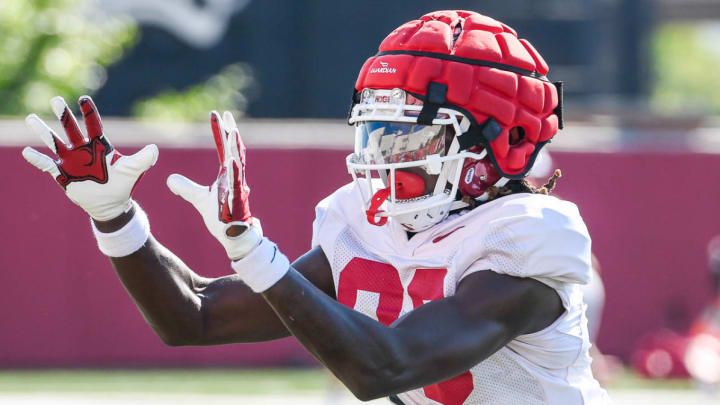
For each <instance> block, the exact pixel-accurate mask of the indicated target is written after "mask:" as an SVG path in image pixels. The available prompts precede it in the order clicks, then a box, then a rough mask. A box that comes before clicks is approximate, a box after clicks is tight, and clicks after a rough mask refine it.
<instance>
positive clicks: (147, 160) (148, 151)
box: [118, 144, 160, 175]
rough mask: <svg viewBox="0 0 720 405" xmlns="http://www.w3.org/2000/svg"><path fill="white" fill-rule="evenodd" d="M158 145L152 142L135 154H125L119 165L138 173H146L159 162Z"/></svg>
mask: <svg viewBox="0 0 720 405" xmlns="http://www.w3.org/2000/svg"><path fill="white" fill-rule="evenodd" d="M159 154H160V152H159V151H158V147H157V145H155V144H150V145H147V146H145V147H144V148H142V149H140V150H139V151H137V152H136V153H135V154H134V155H130V156H123V157H122V158H120V160H119V161H118V165H119V166H120V167H121V168H122V169H125V170H128V171H130V172H134V173H136V174H138V175H139V174H141V173H145V172H146V171H147V170H148V169H149V168H151V167H152V166H153V165H155V162H157V159H158V155H159Z"/></svg>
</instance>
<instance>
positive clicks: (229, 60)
mask: <svg viewBox="0 0 720 405" xmlns="http://www.w3.org/2000/svg"><path fill="white" fill-rule="evenodd" d="M435 9H469V10H474V11H478V12H481V13H483V14H487V15H490V16H492V17H494V18H496V19H499V20H501V21H503V22H505V23H507V24H509V25H511V26H512V27H514V28H515V29H516V30H517V31H518V33H519V34H520V36H521V37H524V38H527V39H528V40H529V41H530V42H532V43H533V45H534V46H535V48H537V49H538V50H539V51H540V52H541V53H542V55H543V56H544V58H545V59H546V60H547V61H548V62H549V64H550V67H551V69H550V74H549V76H550V78H551V79H552V80H562V81H564V87H565V114H566V129H565V130H563V131H561V132H560V133H559V134H558V136H556V138H555V140H554V141H553V143H552V144H551V145H549V146H548V148H547V149H548V150H549V151H550V154H551V156H552V163H553V165H552V166H553V167H554V168H561V169H562V170H563V174H564V177H563V178H562V179H561V180H560V182H559V185H558V188H557V193H558V195H560V196H561V197H563V198H566V199H569V200H571V201H574V202H575V203H576V204H578V206H579V207H580V211H581V213H582V214H583V217H584V218H585V221H586V222H587V224H588V227H589V229H590V232H591V235H592V237H593V242H594V243H593V251H594V254H595V256H596V258H597V262H598V265H597V266H596V269H597V270H599V273H600V274H601V278H602V283H603V284H604V288H603V285H602V284H600V285H596V286H595V288H596V290H595V293H596V295H595V296H596V297H597V298H596V299H595V300H594V301H592V302H589V305H590V307H591V310H593V311H595V313H596V315H594V317H593V318H591V325H590V326H591V328H593V327H594V328H596V329H597V339H596V343H597V345H596V347H597V348H599V351H600V352H602V353H600V352H597V353H595V356H596V362H595V364H596V367H599V369H597V370H596V373H597V374H598V376H599V377H600V378H601V379H602V380H603V383H604V384H606V386H607V387H609V390H610V392H611V395H612V396H613V397H615V399H616V402H617V403H619V404H625V403H628V404H629V403H633V404H643V403H648V404H650V403H653V404H664V403H668V404H670V403H673V404H674V403H677V402H679V401H686V402H687V401H689V402H688V403H696V404H703V403H718V402H717V401H718V400H719V398H720V396H719V394H718V384H720V300H719V299H718V296H719V295H718V285H720V239H718V238H716V236H717V235H720V212H719V211H720V210H719V207H720V188H718V185H719V184H720V182H719V180H720V176H719V175H718V173H720V78H718V71H719V69H720V68H718V66H720V2H719V1H717V0H576V1H572V2H568V1H563V0H502V1H501V0H497V1H496V0H485V1H470V0H468V1H443V2H438V1H430V0H415V1H413V2H389V1H377V0H365V1H362V2H331V1H321V0H318V1H312V2H300V1H279V0H264V1H259V0H125V1H122V2H120V1H112V0H54V1H43V0H31V1H25V0H0V55H1V57H0V167H1V168H2V172H3V173H5V174H6V175H5V176H3V178H4V179H5V184H6V188H5V190H6V191H5V192H3V193H2V195H3V202H2V208H3V209H2V210H0V224H2V228H3V232H2V244H1V246H0V265H1V267H2V276H3V279H4V281H5V286H6V287H5V288H4V291H3V294H2V295H0V308H2V310H0V314H1V318H2V320H3V323H2V324H3V328H2V333H1V334H0V402H2V403H33V404H34V403H74V404H75V403H98V402H102V403H185V402H183V401H187V403H190V402H194V401H197V400H202V401H204V402H206V403H223V404H224V403H256V402H257V403H260V402H261V403H264V404H271V403H276V402H277V403H288V402H292V403H343V402H344V403H354V402H353V400H352V399H351V398H349V397H348V396H347V393H346V392H345V391H344V389H343V388H342V387H339V386H337V385H336V384H335V383H334V382H333V381H332V379H330V378H329V377H327V375H326V374H325V373H324V372H323V371H321V370H320V369H318V365H317V363H316V362H315V361H314V360H313V359H312V358H311V356H310V355H309V354H307V352H305V350H304V349H302V347H300V346H299V345H298V344H297V343H296V342H294V341H293V340H292V339H285V340H280V341H276V342H268V343H263V344H254V345H232V346H221V347H205V348H170V347H164V346H163V344H162V343H161V342H160V340H159V339H158V338H157V337H156V336H155V335H154V334H153V333H152V331H151V330H150V328H149V327H148V326H147V325H146V324H145V322H144V320H143V319H142V316H141V315H140V313H139V312H138V311H137V310H136V308H135V306H134V305H133V303H132V301H131V300H130V299H129V298H128V297H127V294H126V293H125V291H124V290H123V288H122V286H121V284H120V283H119V282H118V280H117V279H116V278H115V276H114V273H113V270H112V268H111V267H110V265H109V263H108V261H107V260H106V259H105V258H104V257H103V256H102V255H101V254H100V253H99V252H97V251H96V249H95V248H94V244H95V242H94V240H93V238H92V235H91V232H90V230H89V226H88V224H87V218H86V217H85V215H84V214H83V213H82V212H81V210H79V209H77V208H75V207H74V206H72V203H70V202H69V201H67V200H66V198H65V197H64V196H63V195H62V193H61V190H59V189H58V188H57V186H56V185H54V184H53V183H52V182H51V181H50V179H48V178H46V177H45V176H41V175H39V174H38V173H37V172H36V171H35V169H34V168H32V167H30V166H29V165H28V164H26V163H25V162H24V160H23V159H22V158H21V156H20V151H21V148H22V147H23V146H25V145H40V140H39V139H36V137H34V136H33V135H32V134H30V132H29V131H28V130H26V129H25V127H24V124H23V118H24V116H25V115H27V114H28V113H30V112H36V113H38V114H39V115H41V116H46V117H48V120H47V122H48V123H51V126H52V123H54V122H55V121H54V119H52V118H50V117H51V116H52V113H51V111H50V106H49V103H48V101H49V100H50V98H51V97H53V96H55V95H62V96H63V97H65V99H66V100H68V103H69V104H70V103H72V101H73V100H75V99H77V97H78V96H80V95H83V94H90V95H92V96H93V98H94V100H95V101H96V103H97V105H98V107H99V109H100V113H101V115H103V116H104V117H105V120H104V121H105V124H106V133H107V134H108V135H109V137H110V139H111V140H112V142H113V143H114V144H115V145H116V146H119V147H120V149H121V150H122V151H123V152H124V153H132V152H134V151H136V150H137V149H138V148H139V147H141V146H143V145H145V144H147V143H151V142H154V143H157V144H158V145H159V146H160V150H161V154H160V159H159V161H158V164H157V165H156V166H155V168H153V170H151V171H150V172H149V173H148V174H147V176H145V178H144V180H143V184H142V186H141V187H139V189H138V190H137V192H136V194H135V196H136V199H138V200H139V201H141V202H142V204H143V207H144V208H145V210H146V211H147V212H148V213H149V215H150V217H151V218H152V225H153V233H154V234H155V236H156V237H157V238H158V239H159V240H160V241H161V242H163V243H164V244H165V245H166V246H168V247H169V248H170V249H171V250H173V251H174V252H175V253H176V254H177V255H178V256H180V257H181V258H182V259H183V260H185V261H186V263H188V264H189V265H190V266H191V267H193V268H194V269H195V270H196V271H197V272H198V273H200V274H202V275H205V276H219V275H223V274H228V273H229V272H230V271H231V269H230V268H229V266H228V265H227V263H226V261H225V259H224V257H225V256H224V254H222V252H221V248H220V247H219V246H217V243H216V242H215V241H214V240H213V239H211V237H210V236H209V235H208V234H207V232H205V230H204V227H203V226H202V223H201V220H200V218H199V216H197V215H195V213H194V212H193V211H192V209H191V207H190V206H188V205H187V204H186V203H184V202H183V201H181V200H180V199H178V198H175V197H174V196H172V195H171V194H170V193H168V192H167V191H166V189H165V186H164V180H165V178H166V177H167V175H168V174H170V173H172V172H182V173H184V174H186V175H188V176H189V177H191V178H193V179H195V180H197V181H199V182H202V181H208V180H209V179H211V178H214V176H215V172H216V163H215V162H216V157H215V151H214V149H212V148H213V144H212V141H211V138H210V136H211V135H210V131H209V126H208V125H207V121H208V112H209V111H210V110H213V109H217V110H231V111H233V112H235V113H236V114H238V115H239V116H240V117H241V119H240V122H239V126H240V128H241V135H242V136H243V138H244V139H245V141H246V144H247V145H248V148H249V150H248V159H249V173H248V177H249V182H250V184H251V185H254V188H253V200H252V204H253V213H254V215H255V216H257V217H260V218H262V219H263V226H264V228H265V231H266V234H268V235H271V237H272V238H273V239H274V240H275V241H276V242H278V244H279V245H281V246H283V250H284V251H285V252H286V253H287V254H288V256H289V257H290V258H291V259H292V258H295V257H297V256H299V255H300V254H302V253H303V252H304V251H306V250H307V249H308V248H309V247H310V246H309V245H310V235H311V222H312V220H313V217H314V211H313V207H314V205H315V203H316V202H317V201H319V200H320V199H321V198H323V197H324V196H326V195H327V194H329V193H330V192H332V191H333V190H334V189H335V188H337V187H338V186H340V185H342V184H345V183H347V182H349V181H350V177H349V176H348V175H347V171H346V169H345V164H344V157H345V155H346V154H347V153H348V152H349V151H350V150H351V148H352V140H353V131H352V129H351V128H349V127H348V126H347V125H346V124H345V117H346V114H347V109H348V106H349V100H350V96H351V94H352V88H353V85H354V82H355V78H356V75H357V73H358V71H359V69H360V67H361V66H362V63H363V62H364V61H365V59H366V58H367V57H369V56H371V55H373V54H374V53H375V52H376V50H377V46H378V45H379V43H380V42H381V40H382V39H383V38H384V37H385V35H387V34H388V33H389V32H390V31H391V30H393V29H394V28H395V27H397V26H399V25H400V24H402V23H404V22H406V21H409V20H412V19H416V18H418V17H419V16H420V15H422V14H424V13H426V12H429V11H433V10H435ZM55 128H56V129H58V130H59V125H56V126H55ZM8 182H9V185H10V187H9V188H7V184H8ZM7 190H9V191H7ZM714 238H715V239H714ZM86 249H87V250H89V252H86ZM78 251H83V252H84V253H83V254H82V255H78V254H77V252H78ZM597 294H599V295H597ZM603 296H604V299H603ZM273 401H276V402H273ZM303 401H305V402H303Z"/></svg>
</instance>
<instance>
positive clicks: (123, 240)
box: [90, 201, 150, 257]
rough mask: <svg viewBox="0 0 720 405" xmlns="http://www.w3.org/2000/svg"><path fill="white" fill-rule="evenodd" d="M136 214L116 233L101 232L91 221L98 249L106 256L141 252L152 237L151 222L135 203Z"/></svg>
mask: <svg viewBox="0 0 720 405" xmlns="http://www.w3.org/2000/svg"><path fill="white" fill-rule="evenodd" d="M133 205H134V206H135V214H134V215H133V217H132V219H130V222H128V223H127V224H125V226H123V227H122V228H120V229H118V230H117V231H115V232H110V233H104V232H100V231H99V230H98V229H97V227H96V226H95V223H94V222H93V220H92V219H91V220H90V224H91V225H92V229H93V234H94V235H95V239H96V240H97V244H98V248H100V251H101V252H103V254H105V255H106V256H110V257H123V256H128V255H129V254H131V253H134V252H136V251H137V250H139V249H140V248H141V247H143V245H144V244H145V242H147V239H148V237H149V236H150V222H149V221H148V217H147V214H145V211H143V210H142V208H140V206H139V205H138V204H137V203H136V202H134V201H133Z"/></svg>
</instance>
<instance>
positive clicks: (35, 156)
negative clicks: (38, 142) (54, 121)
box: [22, 146, 60, 178]
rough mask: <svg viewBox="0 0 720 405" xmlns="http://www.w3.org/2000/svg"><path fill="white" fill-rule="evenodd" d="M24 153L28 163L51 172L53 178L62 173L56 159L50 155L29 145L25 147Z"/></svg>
mask: <svg viewBox="0 0 720 405" xmlns="http://www.w3.org/2000/svg"><path fill="white" fill-rule="evenodd" d="M22 155H23V157H24V158H25V160H27V162H28V163H30V164H31V165H33V166H35V167H37V168H38V169H40V170H42V171H44V172H47V173H50V175H51V176H52V177H53V178H56V177H57V176H59V175H60V170H58V168H57V165H56V164H55V161H53V160H52V159H51V158H50V157H49V156H47V155H44V154H42V153H40V152H38V151H36V150H35V149H33V148H31V147H29V146H26V147H25V149H23V151H22Z"/></svg>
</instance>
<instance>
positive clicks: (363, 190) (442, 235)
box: [23, 11, 607, 405]
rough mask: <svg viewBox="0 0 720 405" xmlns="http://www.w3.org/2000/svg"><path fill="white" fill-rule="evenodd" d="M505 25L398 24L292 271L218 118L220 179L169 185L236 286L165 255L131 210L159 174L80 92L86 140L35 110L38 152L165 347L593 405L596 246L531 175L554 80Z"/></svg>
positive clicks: (449, 399)
mask: <svg viewBox="0 0 720 405" xmlns="http://www.w3.org/2000/svg"><path fill="white" fill-rule="evenodd" d="M547 73H548V66H547V64H546V63H545V61H544V60H543V59H542V57H541V56H540V54H539V53H538V52H537V51H536V50H535V49H534V48H533V47H532V45H530V43H529V42H528V41H526V40H524V39H519V38H518V36H517V34H516V32H515V31H514V30H513V29H512V28H510V27H508V26H507V25H505V24H503V23H501V22H498V21H496V20H494V19H492V18H489V17H486V16H483V15H480V14H477V13H474V12H468V11H439V12H434V13H430V14H427V15H425V16H423V17H421V18H420V19H418V20H415V21H411V22H408V23H406V24H404V25H402V26H400V27H399V28H397V29H396V30H394V31H393V32H392V33H390V34H389V35H388V36H387V38H385V40H384V41H383V42H382V44H381V45H380V49H379V52H378V53H377V54H376V55H375V56H372V57H370V58H369V59H368V60H367V62H366V63H365V64H364V66H363V67H362V69H361V71H360V74H359V76H358V79H357V82H356V84H355V89H354V93H353V103H352V108H351V113H350V117H349V123H350V124H351V125H353V126H354V129H355V150H354V152H353V153H351V154H350V155H349V156H348V157H347V167H348V171H349V173H350V174H351V175H352V178H353V181H352V182H351V183H350V184H348V185H346V186H343V187H341V188H340V189H338V190H337V191H335V192H334V193H332V194H331V195H330V196H328V197H327V198H325V199H324V200H323V201H321V202H320V203H319V204H318V205H317V208H316V218H315V221H314V223H313V238H312V246H313V247H312V249H311V250H310V251H308V252H307V253H306V254H305V255H303V256H302V257H300V258H299V259H297V260H296V261H295V262H293V263H292V264H290V263H289V261H288V259H287V258H286V257H285V255H283V253H282V252H281V250H280V248H279V247H278V246H276V245H275V244H274V243H273V242H272V241H270V239H268V238H267V237H265V236H264V235H263V232H262V227H261V224H260V221H259V220H258V219H257V218H253V217H252V215H251V212H250V206H249V200H248V196H249V188H248V185H247V183H246V180H245V170H246V167H245V147H244V145H243V143H242V140H241V138H240V136H239V130H238V128H237V126H236V124H235V122H234V120H233V117H232V115H231V114H229V113H225V114H224V115H223V116H222V117H221V116H220V115H219V114H218V113H215V112H213V113H211V117H210V122H211V129H212V133H213V136H214V139H215V143H216V145H217V150H218V157H219V161H220V169H219V173H218V176H217V178H216V179H215V180H214V181H213V182H212V184H211V185H210V186H202V185H198V184H196V183H194V182H193V181H191V180H189V179H187V178H185V177H184V176H182V175H180V174H173V175H171V176H170V177H169V178H168V180H167V184H168V187H169V188H170V190H171V191H172V192H173V193H175V194H177V195H178V196H180V197H182V198H184V199H185V200H187V201H188V202H189V203H190V204H192V205H193V206H194V207H195V208H196V209H197V211H198V212H199V213H200V215H201V216H202V218H203V220H204V222H205V225H206V227H207V229H208V231H209V232H210V233H211V234H212V235H213V236H214V237H215V238H217V240H218V241H219V242H220V243H221V244H222V246H223V247H224V248H225V250H226V252H227V255H228V258H229V259H230V261H231V264H230V265H231V267H232V268H233V269H234V271H235V273H236V274H234V275H229V276H226V277H221V278H217V279H208V278H205V277H202V276H199V275H198V274H196V273H195V272H193V271H192V270H191V269H189V268H188V267H187V266H186V265H185V264H184V263H183V262H182V261H181V260H180V259H179V258H178V257H177V256H175V255H174V254H173V253H172V252H170V251H168V250H167V249H166V248H165V247H163V246H162V244H160V243H159V242H158V241H157V240H155V238H153V236H152V234H151V232H150V225H149V221H148V218H147V216H146V215H145V213H144V212H143V210H142V209H141V208H140V206H139V205H138V204H137V203H136V202H135V201H133V200H132V199H131V194H132V190H133V189H134V187H135V186H136V185H137V182H138V181H139V179H140V178H141V176H142V174H143V173H144V172H145V171H146V170H148V169H149V168H150V167H151V166H152V165H153V164H154V163H155V161H156V159H157V156H158V151H157V148H156V147H155V146H154V145H150V146H147V147H145V148H144V149H142V150H141V151H140V152H138V153H136V154H135V155H132V156H123V155H121V154H120V153H119V152H118V151H117V150H115V149H114V148H113V147H112V145H111V144H110V142H109V140H108V139H107V137H106V136H105V134H104V133H103V132H102V126H101V123H100V119H99V116H98V113H97V110H96V108H95V106H94V105H93V103H92V101H91V100H90V98H89V97H83V98H81V99H80V109H81V111H82V113H83V116H84V117H85V122H86V126H87V129H88V139H86V138H85V137H84V136H83V134H82V133H81V131H80V130H79V128H78V124H77V122H76V121H75V119H74V118H73V116H72V113H71V112H70V111H69V110H68V107H67V106H66V105H65V103H64V101H62V99H59V98H55V99H53V100H52V102H51V104H52V106H53V109H54V111H55V112H56V114H57V115H58V117H59V119H60V120H61V122H62V124H63V126H64V128H65V131H66V133H67V136H68V139H69V142H70V144H66V143H65V142H64V141H63V140H62V139H61V138H59V137H58V136H57V135H56V134H54V133H53V132H52V130H50V129H49V128H48V127H47V125H45V124H44V123H43V122H42V121H40V119H39V118H37V117H36V116H34V115H31V116H29V117H28V119H27V121H28V124H29V125H30V127H31V128H32V129H33V130H34V131H35V132H37V133H38V134H39V135H40V136H41V137H42V139H43V140H44V141H45V143H46V144H47V145H48V146H49V147H50V149H51V150H52V151H53V152H54V153H56V154H57V155H58V157H59V158H58V159H57V160H53V159H52V158H50V157H48V156H46V155H43V154H41V153H40V152H37V151H35V150H33V149H31V148H26V149H25V150H24V151H23V155H24V156H25V158H26V159H27V160H28V161H29V162H30V163H32V164H33V165H35V166H36V167H38V168H39V169H41V170H43V171H46V172H48V173H50V174H51V176H52V177H53V178H54V179H56V180H57V182H58V183H59V184H60V185H61V186H62V187H63V188H64V189H65V193H66V194H67V196H68V197H69V198H70V199H71V200H72V201H73V202H75V203H76V204H77V205H79V206H80V207H82V208H83V209H84V210H85V211H87V213H88V214H89V215H90V216H91V217H92V220H91V224H92V229H93V232H94V234H95V236H96V239H97V241H98V246H99V248H100V250H101V252H103V253H104V254H106V255H107V256H109V257H110V261H111V263H112V265H113V266H114V268H115V270H116V271H117V274H118V276H119V278H120V280H121V281H122V282H123V284H124V285H125V287H126V288H127V290H128V291H129V293H130V295H131V296H132V298H133V300H134V301H135V303H136V304H137V306H138V307H139V308H140V310H141V311H142V313H143V315H144V316H145V318H146V319H147V321H148V323H149V324H150V326H151V327H152V328H153V329H154V330H155V331H156V332H157V334H158V335H159V336H160V338H161V339H162V340H163V341H164V342H165V343H167V344H169V345H173V346H174V345H213V344H225V343H241V342H255V341H265V340H270V339H277V338H281V337H284V336H288V335H293V336H294V337H295V338H297V339H298V340H299V341H300V342H301V343H302V344H303V345H304V346H305V347H306V348H307V349H308V350H309V351H310V352H311V353H312V354H313V355H314V356H315V357H316V358H317V359H318V360H319V361H320V362H322V363H323V364H324V365H325V366H326V367H327V368H328V369H329V370H330V371H332V372H333V373H334V374H335V375H336V376H337V377H338V378H339V379H340V380H341V381H342V382H343V383H344V384H345V385H346V386H347V387H348V388H349V389H350V390H351V391H352V392H353V393H354V394H355V395H356V396H357V397H358V398H360V399H361V400H369V399H373V398H379V397H386V396H389V397H390V398H391V399H392V401H394V402H395V403H399V404H400V403H402V404H408V405H409V404H444V405H457V404H562V405H569V404H604V403H606V402H607V395H606V393H605V391H604V390H602V389H601V388H600V386H599V385H598V383H597V382H596V381H595V379H594V378H593V376H592V373H591V371H590V357H589V355H588V350H589V348H590V343H589V340H588V331H587V326H586V320H585V316H584V312H583V305H582V293H581V290H580V286H581V284H584V283H586V282H587V281H588V277H589V274H590V265H591V263H590V261H591V259H590V237H589V235H588V231H587V229H586V227H585V224H584V223H583V220H582V218H581V217H580V214H579V212H578V209H577V207H576V206H575V205H574V204H572V203H570V202H567V201H562V200H559V199H557V198H554V197H552V196H549V195H547V194H548V192H549V191H550V190H551V189H552V187H553V186H554V182H555V180H556V178H553V179H551V181H550V182H549V183H548V184H547V185H545V186H543V187H541V188H539V189H538V188H536V187H533V186H532V185H530V184H529V183H528V182H526V181H525V180H523V177H524V176H525V175H526V174H527V173H528V171H529V170H530V168H531V167H532V165H533V162H534V160H535V157H536V156H537V154H538V152H539V150H540V149H541V148H542V147H543V145H545V144H546V143H547V142H549V141H550V140H551V138H552V137H553V136H554V135H555V134H556V132H557V130H558V127H561V126H562V116H561V109H560V104H561V98H560V93H559V89H560V86H559V85H558V84H553V83H551V82H550V81H549V80H548V79H547V77H546V74H547Z"/></svg>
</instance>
